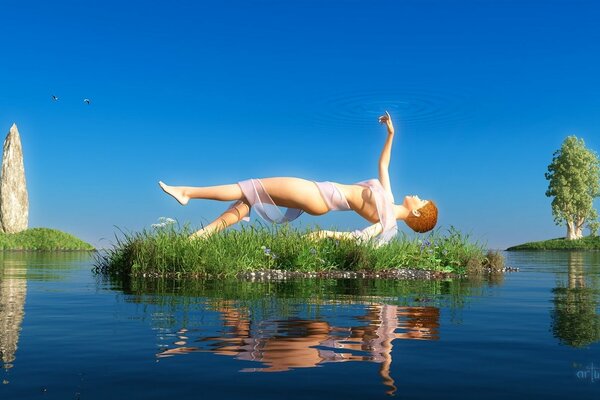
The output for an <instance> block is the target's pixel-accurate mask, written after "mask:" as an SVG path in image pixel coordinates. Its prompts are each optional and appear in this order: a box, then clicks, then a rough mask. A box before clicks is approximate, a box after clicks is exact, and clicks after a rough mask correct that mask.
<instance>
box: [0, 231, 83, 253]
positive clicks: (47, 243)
mask: <svg viewBox="0 0 600 400" xmlns="http://www.w3.org/2000/svg"><path fill="white" fill-rule="evenodd" d="M0 249H2V250H26V251H57V250H58V251H62V250H87V251H92V250H95V249H94V246H92V245H91V244H89V243H86V242H84V241H83V240H80V239H78V238H76V237H75V236H73V235H70V234H68V233H66V232H61V231H59V230H56V229H50V228H32V229H27V230H25V231H22V232H19V233H0Z"/></svg>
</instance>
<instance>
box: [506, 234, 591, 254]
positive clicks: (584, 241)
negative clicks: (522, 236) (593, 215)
mask: <svg viewBox="0 0 600 400" xmlns="http://www.w3.org/2000/svg"><path fill="white" fill-rule="evenodd" d="M520 250H600V236H585V237H583V238H581V239H575V240H567V239H565V238H556V239H550V240H542V241H539V242H528V243H523V244H519V245H517V246H512V247H509V248H508V249H506V251H520Z"/></svg>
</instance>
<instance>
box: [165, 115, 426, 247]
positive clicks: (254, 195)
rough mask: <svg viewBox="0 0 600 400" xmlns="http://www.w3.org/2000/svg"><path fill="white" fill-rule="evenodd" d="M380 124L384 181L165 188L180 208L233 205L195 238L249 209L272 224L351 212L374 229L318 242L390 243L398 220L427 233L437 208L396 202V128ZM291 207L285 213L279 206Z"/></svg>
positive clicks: (284, 180)
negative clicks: (200, 202)
mask: <svg viewBox="0 0 600 400" xmlns="http://www.w3.org/2000/svg"><path fill="white" fill-rule="evenodd" d="M379 122H380V123H382V124H385V125H386V126H387V132H388V135H387V139H386V142H385V145H384V146H383V151H382V152H381V157H380V158H379V179H370V180H367V181H362V182H358V183H355V184H351V185H346V184H341V183H337V182H327V181H326V182H315V181H310V180H306V179H301V178H292V177H274V178H262V179H248V180H245V181H241V182H238V183H234V184H228V185H219V186H205V187H189V186H168V185H166V184H164V183H163V182H159V185H160V187H161V188H162V189H163V190H164V191H165V192H166V193H168V194H169V195H171V196H173V197H174V198H175V199H176V200H177V201H178V202H179V203H180V204H181V205H186V204H187V203H188V201H189V200H190V199H211V200H221V201H234V203H233V204H231V206H230V207H229V208H228V209H227V211H225V212H224V213H223V214H221V215H220V216H219V217H218V218H217V219H216V220H214V221H213V222H211V223H210V224H208V225H207V226H205V227H204V228H202V229H200V230H199V231H197V232H196V233H194V234H193V235H192V236H191V237H193V238H201V237H205V236H207V235H210V234H212V233H215V232H218V231H221V230H223V229H225V228H226V227H228V226H230V225H233V224H235V223H237V222H239V221H240V220H242V219H244V220H249V218H248V215H249V214H250V209H254V210H255V211H256V212H257V213H258V214H259V215H260V216H261V217H262V218H264V219H265V220H267V221H268V222H273V223H283V222H288V221H292V220H294V219H296V218H298V217H299V216H300V214H302V213H303V212H306V213H308V214H311V215H322V214H325V213H327V212H329V211H331V210H341V211H347V210H352V211H355V212H356V213H358V214H359V215H360V216H361V217H363V218H365V219H366V220H367V221H369V222H371V223H373V225H371V226H369V227H367V228H366V229H363V230H362V231H359V230H357V231H354V232H335V231H317V232H313V233H311V234H310V236H311V237H313V238H325V237H333V238H355V239H363V240H369V239H372V238H376V237H377V242H378V243H379V244H383V243H387V242H388V241H389V240H390V239H391V238H392V237H393V236H394V235H395V234H396V233H397V231H398V227H397V225H396V220H402V221H404V222H405V223H406V224H407V225H408V226H409V227H410V228H411V229H413V230H414V231H416V232H427V231H429V230H431V229H433V227H434V226H435V224H436V222H437V207H436V206H435V204H434V202H433V201H431V200H421V199H420V198H419V197H418V196H406V197H404V201H403V202H402V204H394V196H393V194H392V188H391V186H390V178H389V173H388V167H389V164H390V156H391V152H392V142H393V140H394V125H393V123H392V118H391V117H390V115H389V114H388V113H387V111H386V113H385V115H382V116H381V117H379ZM278 206H281V207H287V210H286V212H285V213H282V212H281V210H280V209H279V208H278Z"/></svg>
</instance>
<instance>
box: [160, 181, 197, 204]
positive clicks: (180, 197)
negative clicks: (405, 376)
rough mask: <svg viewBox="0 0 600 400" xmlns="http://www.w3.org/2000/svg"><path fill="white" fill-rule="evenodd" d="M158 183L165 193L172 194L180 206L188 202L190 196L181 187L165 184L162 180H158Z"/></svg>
mask: <svg viewBox="0 0 600 400" xmlns="http://www.w3.org/2000/svg"><path fill="white" fill-rule="evenodd" d="M158 185H159V186H160V187H161V189H162V190H164V191H165V193H167V194H170V195H171V196H173V197H174V198H175V200H177V201H178V202H179V204H181V205H182V206H185V205H186V204H187V203H188V201H190V198H189V197H188V196H186V195H185V194H184V193H183V189H182V188H180V187H177V186H169V185H166V184H165V183H164V182H162V181H158Z"/></svg>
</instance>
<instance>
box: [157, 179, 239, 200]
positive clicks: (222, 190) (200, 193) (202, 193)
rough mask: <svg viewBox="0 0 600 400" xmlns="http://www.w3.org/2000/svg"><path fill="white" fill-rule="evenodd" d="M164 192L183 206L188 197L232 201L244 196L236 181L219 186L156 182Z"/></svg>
mask: <svg viewBox="0 0 600 400" xmlns="http://www.w3.org/2000/svg"><path fill="white" fill-rule="evenodd" d="M158 184H159V185H160V187H161V188H162V190H164V191H165V193H167V194H170V195H171V196H173V197H174V198H175V200H177V201H178V202H179V203H180V204H181V205H183V206H185V205H186V204H187V203H188V201H190V199H209V200H221V201H234V200H241V199H243V198H244V194H243V193H242V189H241V188H240V186H239V185H238V184H236V183H233V184H230V185H219V186H203V187H193V186H169V185H166V184H165V183H163V182H160V181H159V182H158Z"/></svg>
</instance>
